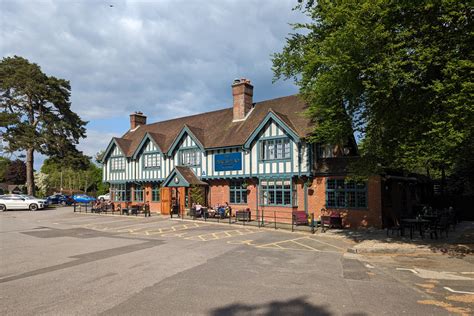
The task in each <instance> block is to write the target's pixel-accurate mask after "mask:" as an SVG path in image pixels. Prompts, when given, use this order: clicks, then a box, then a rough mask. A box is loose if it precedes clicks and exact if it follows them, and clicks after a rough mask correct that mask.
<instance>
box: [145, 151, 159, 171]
mask: <svg viewBox="0 0 474 316" xmlns="http://www.w3.org/2000/svg"><path fill="white" fill-rule="evenodd" d="M143 168H145V169H157V168H160V154H155V153H153V154H143Z"/></svg>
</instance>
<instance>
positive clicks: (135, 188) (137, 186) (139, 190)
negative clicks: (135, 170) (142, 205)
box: [133, 184, 145, 202]
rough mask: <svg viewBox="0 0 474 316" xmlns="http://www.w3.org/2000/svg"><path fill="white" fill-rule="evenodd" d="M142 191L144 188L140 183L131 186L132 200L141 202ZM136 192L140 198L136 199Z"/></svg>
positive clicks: (142, 199) (142, 197)
mask: <svg viewBox="0 0 474 316" xmlns="http://www.w3.org/2000/svg"><path fill="white" fill-rule="evenodd" d="M144 191H145V188H144V186H143V185H142V184H135V185H134V186H133V201H134V202H143V201H144ZM137 193H138V196H140V197H141V199H140V200H139V199H137Z"/></svg>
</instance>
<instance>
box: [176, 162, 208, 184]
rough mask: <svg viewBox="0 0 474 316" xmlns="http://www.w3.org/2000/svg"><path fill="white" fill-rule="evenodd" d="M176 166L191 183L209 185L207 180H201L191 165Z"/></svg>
mask: <svg viewBox="0 0 474 316" xmlns="http://www.w3.org/2000/svg"><path fill="white" fill-rule="evenodd" d="M174 168H175V169H176V170H177V171H179V173H180V174H181V175H182V176H183V178H184V180H186V182H188V183H189V184H190V185H208V184H207V183H206V182H203V181H201V180H199V179H198V177H196V175H195V174H194V172H193V171H192V170H191V169H190V168H189V167H185V166H176V167H174Z"/></svg>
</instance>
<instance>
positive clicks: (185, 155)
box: [179, 148, 201, 167]
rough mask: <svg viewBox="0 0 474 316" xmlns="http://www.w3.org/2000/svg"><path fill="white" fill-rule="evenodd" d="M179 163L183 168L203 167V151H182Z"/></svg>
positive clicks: (196, 149) (195, 149)
mask: <svg viewBox="0 0 474 316" xmlns="http://www.w3.org/2000/svg"><path fill="white" fill-rule="evenodd" d="M179 154H180V157H179V162H180V165H182V166H190V167H193V166H199V165H201V151H200V150H199V149H198V148H194V149H185V150H180V152H179Z"/></svg>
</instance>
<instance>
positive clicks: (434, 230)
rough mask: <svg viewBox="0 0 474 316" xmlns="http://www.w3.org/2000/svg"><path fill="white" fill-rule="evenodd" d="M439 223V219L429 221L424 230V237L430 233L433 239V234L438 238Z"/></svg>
mask: <svg viewBox="0 0 474 316" xmlns="http://www.w3.org/2000/svg"><path fill="white" fill-rule="evenodd" d="M437 223H438V219H434V220H432V221H431V223H429V224H428V225H427V226H426V227H425V229H424V230H423V234H422V237H424V235H425V234H429V235H430V238H431V239H433V236H434V237H435V239H438V226H437Z"/></svg>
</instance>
